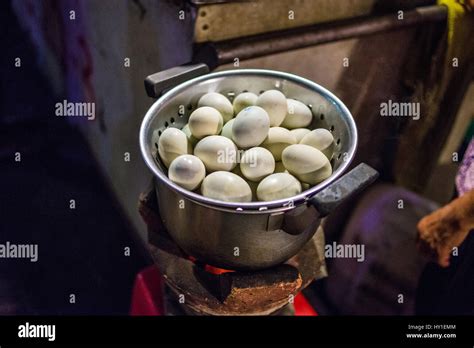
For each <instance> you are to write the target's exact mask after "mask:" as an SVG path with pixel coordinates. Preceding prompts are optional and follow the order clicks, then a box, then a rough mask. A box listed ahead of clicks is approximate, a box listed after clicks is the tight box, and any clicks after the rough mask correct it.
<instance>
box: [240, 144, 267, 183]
mask: <svg viewBox="0 0 474 348" xmlns="http://www.w3.org/2000/svg"><path fill="white" fill-rule="evenodd" d="M240 170H241V171H242V174H243V175H244V176H245V177H246V178H247V179H248V180H251V181H260V180H261V179H263V178H264V177H266V176H267V175H269V174H271V173H273V171H274V170H275V159H274V158H273V155H272V153H271V152H270V151H268V150H267V149H264V148H263V147H253V148H251V149H249V150H247V151H245V153H244V154H243V156H242V158H241V159H240Z"/></svg>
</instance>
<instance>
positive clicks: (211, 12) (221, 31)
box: [194, 0, 375, 42]
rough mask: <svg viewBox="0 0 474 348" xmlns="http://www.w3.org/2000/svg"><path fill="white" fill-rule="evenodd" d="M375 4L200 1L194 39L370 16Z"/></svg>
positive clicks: (359, 0) (350, 0)
mask: <svg viewBox="0 0 474 348" xmlns="http://www.w3.org/2000/svg"><path fill="white" fill-rule="evenodd" d="M195 2H196V1H195ZM213 2H214V1H213ZM374 3H375V0H344V5H343V6H342V5H341V3H340V2H339V1H334V0H299V1H288V0H252V1H224V2H219V3H215V2H214V3H209V2H203V1H198V5H199V6H198V9H197V16H196V22H195V26H194V41H195V42H206V41H222V40H228V39H233V38H238V37H244V36H249V35H256V34H261V33H266V32H271V31H276V30H283V29H290V28H296V27H301V26H305V25H310V24H316V23H323V22H328V21H334V20H339V19H344V18H351V17H355V16H362V15H367V14H369V13H370V11H371V10H372V7H373V5H374Z"/></svg>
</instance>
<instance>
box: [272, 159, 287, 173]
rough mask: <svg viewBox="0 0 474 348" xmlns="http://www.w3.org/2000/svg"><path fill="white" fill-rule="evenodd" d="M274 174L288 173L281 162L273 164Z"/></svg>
mask: <svg viewBox="0 0 474 348" xmlns="http://www.w3.org/2000/svg"><path fill="white" fill-rule="evenodd" d="M274 173H288V171H287V170H286V168H285V166H284V165H283V162H282V161H278V162H275V171H274Z"/></svg>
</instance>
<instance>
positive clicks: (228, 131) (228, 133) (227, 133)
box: [221, 118, 235, 139]
mask: <svg viewBox="0 0 474 348" xmlns="http://www.w3.org/2000/svg"><path fill="white" fill-rule="evenodd" d="M234 121H235V118H233V119H232V120H230V121H229V122H227V123H226V124H225V125H224V127H222V131H221V135H222V136H223V137H226V138H229V139H232V125H233V124H234Z"/></svg>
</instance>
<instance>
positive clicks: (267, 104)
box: [255, 89, 288, 127]
mask: <svg viewBox="0 0 474 348" xmlns="http://www.w3.org/2000/svg"><path fill="white" fill-rule="evenodd" d="M255 105H257V106H260V107H261V108H263V109H264V110H265V111H266V112H267V113H268V117H270V126H272V127H278V126H279V125H281V123H282V122H283V120H284V119H285V116H286V112H287V111H288V105H287V102H286V97H285V95H284V94H283V93H281V92H280V91H277V90H275V89H271V90H268V91H265V92H263V93H262V94H260V95H259V97H258V99H257V103H256V104H255Z"/></svg>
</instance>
